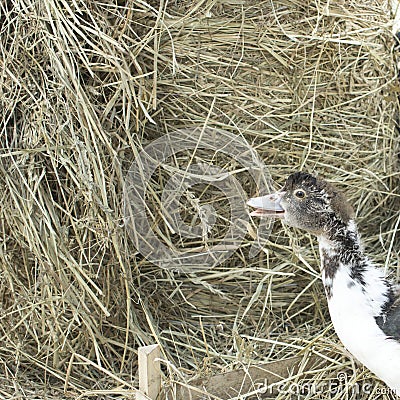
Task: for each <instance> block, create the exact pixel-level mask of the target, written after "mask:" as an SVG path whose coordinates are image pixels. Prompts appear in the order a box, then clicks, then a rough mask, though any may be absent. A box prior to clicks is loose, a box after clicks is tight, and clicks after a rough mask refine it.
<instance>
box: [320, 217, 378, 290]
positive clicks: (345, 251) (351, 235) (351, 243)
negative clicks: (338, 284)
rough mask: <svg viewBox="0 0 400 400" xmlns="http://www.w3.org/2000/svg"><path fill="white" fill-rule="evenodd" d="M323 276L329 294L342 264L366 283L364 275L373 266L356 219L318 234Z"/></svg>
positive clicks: (354, 276)
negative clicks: (365, 249)
mask: <svg viewBox="0 0 400 400" xmlns="http://www.w3.org/2000/svg"><path fill="white" fill-rule="evenodd" d="M318 242H319V250H320V256H321V270H322V278H323V280H324V284H325V288H326V291H327V296H328V298H329V295H330V293H329V287H330V285H331V284H332V281H333V279H334V278H335V276H336V273H337V272H338V270H339V268H340V267H341V266H343V267H346V268H347V269H348V270H349V271H348V272H349V275H350V277H351V278H352V279H354V280H356V281H359V283H360V284H364V275H365V272H366V270H367V269H368V268H374V267H372V265H371V263H370V262H369V260H368V258H367V257H366V256H365V255H364V252H363V248H362V245H361V240H360V235H359V233H358V230H357V226H356V224H355V222H354V220H350V221H349V222H348V223H347V224H344V223H337V224H335V226H330V227H328V228H326V229H325V230H324V232H323V233H322V234H321V235H319V236H318Z"/></svg>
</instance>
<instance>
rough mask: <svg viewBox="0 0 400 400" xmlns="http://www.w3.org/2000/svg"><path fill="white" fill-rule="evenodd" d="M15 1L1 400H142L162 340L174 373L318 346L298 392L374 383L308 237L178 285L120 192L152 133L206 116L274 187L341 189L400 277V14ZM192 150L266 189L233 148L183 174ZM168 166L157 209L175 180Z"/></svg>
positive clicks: (236, 4) (369, 5) (271, 243)
mask: <svg viewBox="0 0 400 400" xmlns="http://www.w3.org/2000/svg"><path fill="white" fill-rule="evenodd" d="M0 7H1V15H2V16H1V22H0V23H1V28H2V30H1V32H2V35H1V37H0V43H1V44H0V46H1V51H2V61H1V63H0V66H1V85H0V101H1V113H2V119H1V120H2V137H3V151H2V162H1V164H0V167H1V175H2V179H1V193H2V202H1V204H2V206H1V207H0V210H1V221H2V245H1V251H0V257H1V265H2V269H1V275H0V293H1V298H2V306H1V321H2V323H1V325H0V328H1V330H0V332H1V343H2V345H1V347H0V360H1V361H2V365H3V370H4V374H3V375H4V376H5V377H6V379H2V381H0V387H1V390H2V393H4V395H5V396H6V394H8V395H10V396H11V395H13V394H14V393H15V391H16V390H17V391H19V392H20V393H24V395H25V396H27V397H29V396H33V395H34V394H33V393H35V395H38V394H41V393H42V394H43V396H47V397H48V398H50V397H52V396H53V397H54V398H60V397H61V396H62V395H63V392H64V389H65V390H66V391H67V392H68V394H69V395H71V394H73V395H81V396H85V395H88V396H89V395H93V393H97V394H98V395H99V396H100V395H109V396H111V395H114V396H115V397H118V396H119V397H121V398H126V397H129V396H131V393H132V392H131V389H132V388H133V387H135V386H137V379H136V369H137V361H136V358H137V356H136V348H137V347H138V346H139V345H145V344H151V343H154V342H159V343H160V344H161V346H162V350H163V354H164V357H165V359H166V360H167V361H168V363H165V364H166V365H167V367H168V368H167V369H166V370H165V371H166V373H167V376H168V377H169V376H171V377H172V378H171V379H172V380H173V379H179V380H183V375H184V374H188V375H191V374H193V373H195V374H197V375H199V376H200V375H209V374H211V373H214V372H217V371H228V370H231V369H235V368H240V367H241V365H242V363H245V364H249V363H253V362H260V361H271V360H276V359H284V358H289V357H292V356H294V355H298V354H302V355H304V357H306V356H307V355H311V354H313V355H316V356H318V357H321V358H323V359H325V360H327V361H328V367H326V368H325V369H324V370H323V371H318V370H316V371H313V372H312V373H310V374H309V375H306V376H305V378H304V377H298V376H296V377H294V378H293V380H294V381H293V382H298V381H299V379H300V380H301V379H308V380H311V381H321V382H322V381H324V380H327V379H330V378H331V377H336V375H337V372H338V371H343V370H345V371H346V372H347V374H348V377H349V379H351V381H352V382H353V383H354V382H361V383H362V382H369V380H368V379H369V378H368V372H367V371H365V370H363V369H362V368H360V367H357V368H356V367H354V368H352V364H351V361H350V359H349V358H348V357H347V355H346V353H345V351H344V350H343V347H342V346H341V345H340V343H338V340H337V338H336V336H335V335H334V332H333V331H332V329H331V328H330V325H329V316H328V313H327V307H326V303H325V299H324V295H323V291H322V289H321V285H320V283H319V278H318V266H317V264H318V256H317V251H316V250H315V248H314V247H312V246H310V239H309V237H308V236H304V235H302V234H298V233H296V234H294V233H293V231H291V230H285V231H283V230H282V228H281V227H279V226H274V230H273V231H272V233H271V234H270V235H269V236H268V238H267V239H266V240H265V241H264V242H263V245H264V246H265V251H263V252H261V253H259V254H258V256H257V257H255V258H250V257H249V251H250V248H251V246H252V243H253V239H252V238H251V237H250V236H247V237H246V239H245V240H244V241H243V244H242V246H241V247H240V248H239V249H238V250H237V251H236V252H235V254H234V255H233V256H232V257H231V258H230V259H229V260H228V261H226V262H224V263H221V264H219V265H216V266H215V267H214V268H213V269H210V270H205V271H202V272H196V273H192V274H182V273H179V272H176V271H171V270H169V269H162V268H159V267H158V266H156V265H154V263H151V262H149V261H147V260H146V259H144V258H143V257H142V256H141V254H140V252H139V251H137V249H135V247H134V246H133V241H132V239H131V238H130V237H129V236H128V235H127V234H126V230H125V227H124V212H123V195H122V193H123V183H124V178H125V176H126V173H127V171H128V169H129V167H130V165H131V163H132V162H133V160H134V158H135V156H136V155H137V154H138V153H139V152H140V151H141V150H142V149H143V148H145V147H146V146H147V145H148V144H149V143H150V142H151V141H152V140H154V139H157V138H159V137H162V136H163V135H165V134H167V133H171V132H174V131H175V130H177V129H180V128H186V127H187V126H190V125H193V124H195V125H200V126H202V125H204V124H207V125H208V126H210V127H214V128H221V129H224V130H225V131H227V132H230V133H231V134H235V135H240V137H242V136H243V137H245V138H246V140H247V141H248V142H249V143H250V144H251V145H252V147H253V148H254V149H256V150H257V152H258V154H259V155H260V156H261V157H262V158H263V159H264V162H265V164H266V165H267V166H268V167H269V171H270V172H271V175H272V176H273V178H274V179H275V180H276V181H277V182H278V183H281V182H282V181H283V179H284V177H285V176H286V175H287V174H288V173H290V172H292V171H293V170H297V169H299V168H300V167H304V168H305V169H307V170H317V171H320V172H321V173H323V174H324V175H325V176H327V177H328V178H329V179H330V180H332V181H336V182H339V183H340V186H341V187H343V188H345V189H347V191H348V193H349V195H350V197H351V201H352V202H353V204H354V205H355V206H356V209H357V212H358V214H359V216H360V223H361V229H362V231H363V232H364V237H365V239H366V242H367V243H366V244H367V246H368V248H369V250H370V252H371V253H372V255H373V256H374V257H375V259H376V260H377V262H380V263H381V264H383V265H385V267H386V268H387V269H388V271H392V273H393V274H397V277H398V276H399V273H398V269H396V265H397V262H398V259H399V253H398V250H397V248H398V246H397V245H398V242H399V235H397V236H396V232H397V231H398V227H399V219H398V205H399V193H398V184H399V174H398V167H396V163H395V159H396V157H398V137H397V132H396V130H395V124H394V120H395V118H396V114H397V111H398V108H397V107H398V104H397V93H398V84H397V76H396V72H395V70H394V62H393V54H392V44H393V40H392V37H391V34H390V19H389V14H388V10H387V9H386V6H384V5H383V4H382V2H380V1H378V0H375V1H374V0H370V1H367V2H365V1H358V2H356V1H353V2H352V3H351V4H347V3H345V2H336V3H335V4H332V3H330V2H328V3H315V2H309V1H301V2H300V1H295V0H290V1H285V0H282V1H272V2H261V3H260V2H253V1H221V2H211V3H207V4H205V3H204V2H202V1H189V0H188V1H182V2H176V3H174V4H172V3H171V4H168V5H167V6H165V4H164V3H160V4H158V2H145V1H141V2H129V1H127V2H117V3H115V2H111V1H103V2H85V1H83V0H80V1H76V2H64V1H63V2H57V1H55V0H48V1H46V2H33V1H25V2H23V3H18V2H13V3H12V2H5V3H4V4H1V6H0ZM195 157H197V158H198V159H200V160H201V161H202V162H203V163H204V164H206V165H211V164H212V165H214V166H215V165H217V166H218V167H220V168H221V169H222V170H224V171H228V172H229V173H230V174H231V175H235V176H237V179H238V180H239V182H241V184H242V187H243V188H244V190H245V191H246V192H247V194H248V195H252V194H254V190H255V189H256V185H255V184H254V182H252V180H251V179H250V178H249V176H248V174H247V173H246V171H242V170H241V168H240V165H238V164H235V163H233V162H231V161H230V160H229V157H228V156H227V155H223V156H220V155H218V156H216V155H215V154H210V153H209V152H208V153H207V152H204V151H203V152H201V151H200V150H199V152H196V153H195V152H194V151H188V152H186V153H185V152H183V153H182V154H181V155H180V156H179V157H177V158H175V159H171V160H169V165H170V166H172V167H174V168H175V169H176V168H185V163H186V165H187V162H188V161H187V160H188V159H189V160H190V159H194V158H195ZM159 172H160V173H159V175H158V176H157V177H156V178H154V179H152V180H151V182H150V188H151V189H150V190H149V194H148V202H149V204H150V205H152V206H151V207H153V208H150V211H151V212H153V211H154V210H155V208H156V205H157V204H159V203H160V198H161V195H162V190H163V185H164V184H165V182H167V181H168V176H169V175H170V174H171V172H170V173H169V175H168V168H166V169H164V170H162V171H161V170H160V171H159ZM209 190H211V191H209ZM212 190H214V189H212V188H211V189H210V188H209V187H208V186H207V185H203V186H201V185H200V186H199V187H197V188H193V194H196V196H198V198H199V202H200V203H201V204H211V205H214V206H215V207H214V209H215V210H216V214H217V217H218V218H219V219H218V220H217V222H216V224H215V225H214V227H215V229H214V230H213V231H212V232H211V233H210V236H209V238H208V240H209V241H210V243H214V242H217V241H218V239H219V238H221V237H224V233H225V231H226V226H225V225H226V221H227V220H229V210H228V209H227V208H226V206H224V202H225V200H224V199H222V200H221V199H220V198H219V196H220V195H221V193H219V192H218V191H215V190H214V192H213V191H212ZM207 191H208V192H207ZM192 206H193V202H192V203H191V202H190V201H188V204H187V206H186V211H187V212H186V214H187V218H190V215H191V214H193V213H195V210H191V209H190V207H192ZM152 210H153V211H152ZM152 216H154V225H153V226H154V227H155V228H154V229H158V231H159V232H161V233H165V234H166V233H167V232H169V227H168V224H167V222H166V221H165V220H164V219H163V218H162V215H160V213H158V212H156V211H154V214H153V215H152ZM224 221H225V222H224ZM253 229H254V228H253ZM288 236H289V239H288ZM164 240H169V241H171V242H173V240H178V241H179V240H180V238H179V237H178V238H177V237H175V236H173V234H170V236H165V239H164ZM206 244H207V243H206ZM183 245H184V247H185V248H190V247H195V246H198V245H199V244H198V242H196V240H195V239H190V240H187V241H185V242H184V244H183ZM202 245H204V243H202ZM396 246H397V247H396ZM293 250H294V251H293ZM396 271H397V272H396ZM178 372H179V373H178ZM11 379H12V380H13V382H14V385H13V386H11V385H10V380H11ZM371 382H372V381H371ZM374 385H376V387H379V383H375V382H374ZM49 387H51V389H48V388H49ZM115 387H119V388H120V389H119V390H118V391H113V389H114V388H115ZM32 388H34V389H32ZM96 390H97V391H98V392H95V391H96ZM343 390H345V389H343ZM316 396H317V397H315V398H320V397H318V394H317V395H316ZM361 396H363V394H362V395H361ZM365 396H367V395H366V394H365ZM360 398H364V397H360Z"/></svg>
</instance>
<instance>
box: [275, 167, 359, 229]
mask: <svg viewBox="0 0 400 400" xmlns="http://www.w3.org/2000/svg"><path fill="white" fill-rule="evenodd" d="M282 191H283V192H284V194H283V196H282V200H281V205H282V208H284V209H285V222H286V223H287V224H288V225H291V226H295V227H298V228H302V229H306V230H308V231H310V232H313V233H316V234H320V233H321V232H322V231H324V230H326V229H329V227H330V226H333V225H334V226H335V227H337V225H338V224H339V225H340V224H344V225H346V224H347V223H348V222H349V221H350V220H351V219H353V218H354V211H353V209H352V207H351V206H350V204H349V203H348V201H347V200H346V198H345V196H344V195H343V194H342V193H341V192H340V191H339V190H338V189H337V188H335V187H334V186H333V185H331V184H329V183H328V182H326V181H325V180H324V179H321V178H316V177H314V176H312V175H310V174H307V173H305V172H296V173H294V174H292V175H290V176H289V177H288V178H287V180H286V183H285V186H284V187H283V189H282Z"/></svg>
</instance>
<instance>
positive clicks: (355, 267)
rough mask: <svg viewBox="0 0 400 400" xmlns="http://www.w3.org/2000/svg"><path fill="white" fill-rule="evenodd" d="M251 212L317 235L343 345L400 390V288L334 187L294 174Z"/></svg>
mask: <svg viewBox="0 0 400 400" xmlns="http://www.w3.org/2000/svg"><path fill="white" fill-rule="evenodd" d="M248 205H250V206H251V207H254V208H255V209H256V210H255V211H253V212H252V213H251V214H250V215H253V216H267V217H276V218H280V219H282V221H283V222H284V223H286V224H288V225H290V226H294V227H297V228H301V229H305V230H307V231H309V232H311V233H313V234H315V235H316V236H317V238H318V242H319V251H320V256H321V273H322V281H323V284H324V287H325V292H326V296H327V299H328V306H329V313H330V316H331V319H332V322H333V326H334V328H335V330H336V333H337V335H338V336H339V338H340V340H341V341H342V343H343V344H344V346H345V347H346V348H347V349H348V350H349V351H350V352H351V353H352V354H353V355H354V357H356V358H357V359H358V360H359V361H360V362H361V363H363V364H364V365H365V366H366V367H368V368H369V369H370V370H371V371H372V372H374V373H375V374H376V376H378V377H379V378H380V379H382V380H383V381H384V382H385V383H386V384H387V385H388V386H389V387H390V388H391V389H392V390H393V391H394V392H395V393H396V394H397V395H400V291H399V290H398V288H396V287H395V286H394V285H393V284H392V283H390V282H389V280H388V279H387V278H386V277H385V276H384V273H383V270H382V269H381V268H377V267H376V266H374V264H373V263H372V262H371V261H370V260H369V259H368V257H367V256H366V255H365V254H364V249H363V246H362V243H361V240H360V235H359V233H358V230H357V226H356V223H355V221H354V212H353V209H352V207H351V206H350V205H349V203H348V202H347V200H346V198H345V197H344V195H343V194H342V193H340V192H339V191H338V190H337V189H336V188H335V187H334V186H332V185H330V184H329V183H327V182H326V181H324V180H323V179H318V178H315V177H314V176H312V175H310V174H306V173H303V172H296V173H294V174H292V175H290V176H289V177H288V179H287V181H286V183H285V186H284V187H283V189H282V191H280V192H277V193H273V194H270V195H267V196H263V197H256V198H253V199H250V200H249V202H248Z"/></svg>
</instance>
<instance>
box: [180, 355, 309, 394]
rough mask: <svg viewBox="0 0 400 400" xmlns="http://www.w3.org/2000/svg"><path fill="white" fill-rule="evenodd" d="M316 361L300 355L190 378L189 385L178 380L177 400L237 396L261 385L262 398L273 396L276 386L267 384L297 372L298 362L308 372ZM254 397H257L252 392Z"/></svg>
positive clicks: (276, 391)
mask: <svg viewBox="0 0 400 400" xmlns="http://www.w3.org/2000/svg"><path fill="white" fill-rule="evenodd" d="M315 361H316V359H315V358H311V359H310V360H309V361H307V362H306V363H304V361H303V357H291V358H288V359H285V360H278V361H273V362H270V363H267V364H260V365H254V366H250V367H248V368H245V367H243V368H241V369H239V370H235V371H230V372H226V373H223V374H218V375H214V376H211V377H208V378H204V379H197V380H195V381H191V382H190V384H189V385H190V386H189V385H185V384H181V383H177V385H179V387H178V390H177V400H204V399H207V400H208V399H230V398H235V397H236V396H239V394H242V395H244V394H246V393H251V392H254V391H256V390H257V389H260V388H265V394H263V397H262V398H265V399H267V398H269V397H271V398H274V397H275V395H276V394H277V393H278V389H277V388H274V387H272V388H269V387H268V385H271V384H274V383H277V382H280V381H282V380H283V379H285V378H288V377H289V376H291V375H295V374H297V373H299V369H300V365H301V364H303V365H302V368H304V369H305V371H307V370H308V369H309V368H311V365H312V364H315ZM269 395H270V396H269ZM246 398H250V397H246ZM253 398H256V395H255V394H254V396H253Z"/></svg>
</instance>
